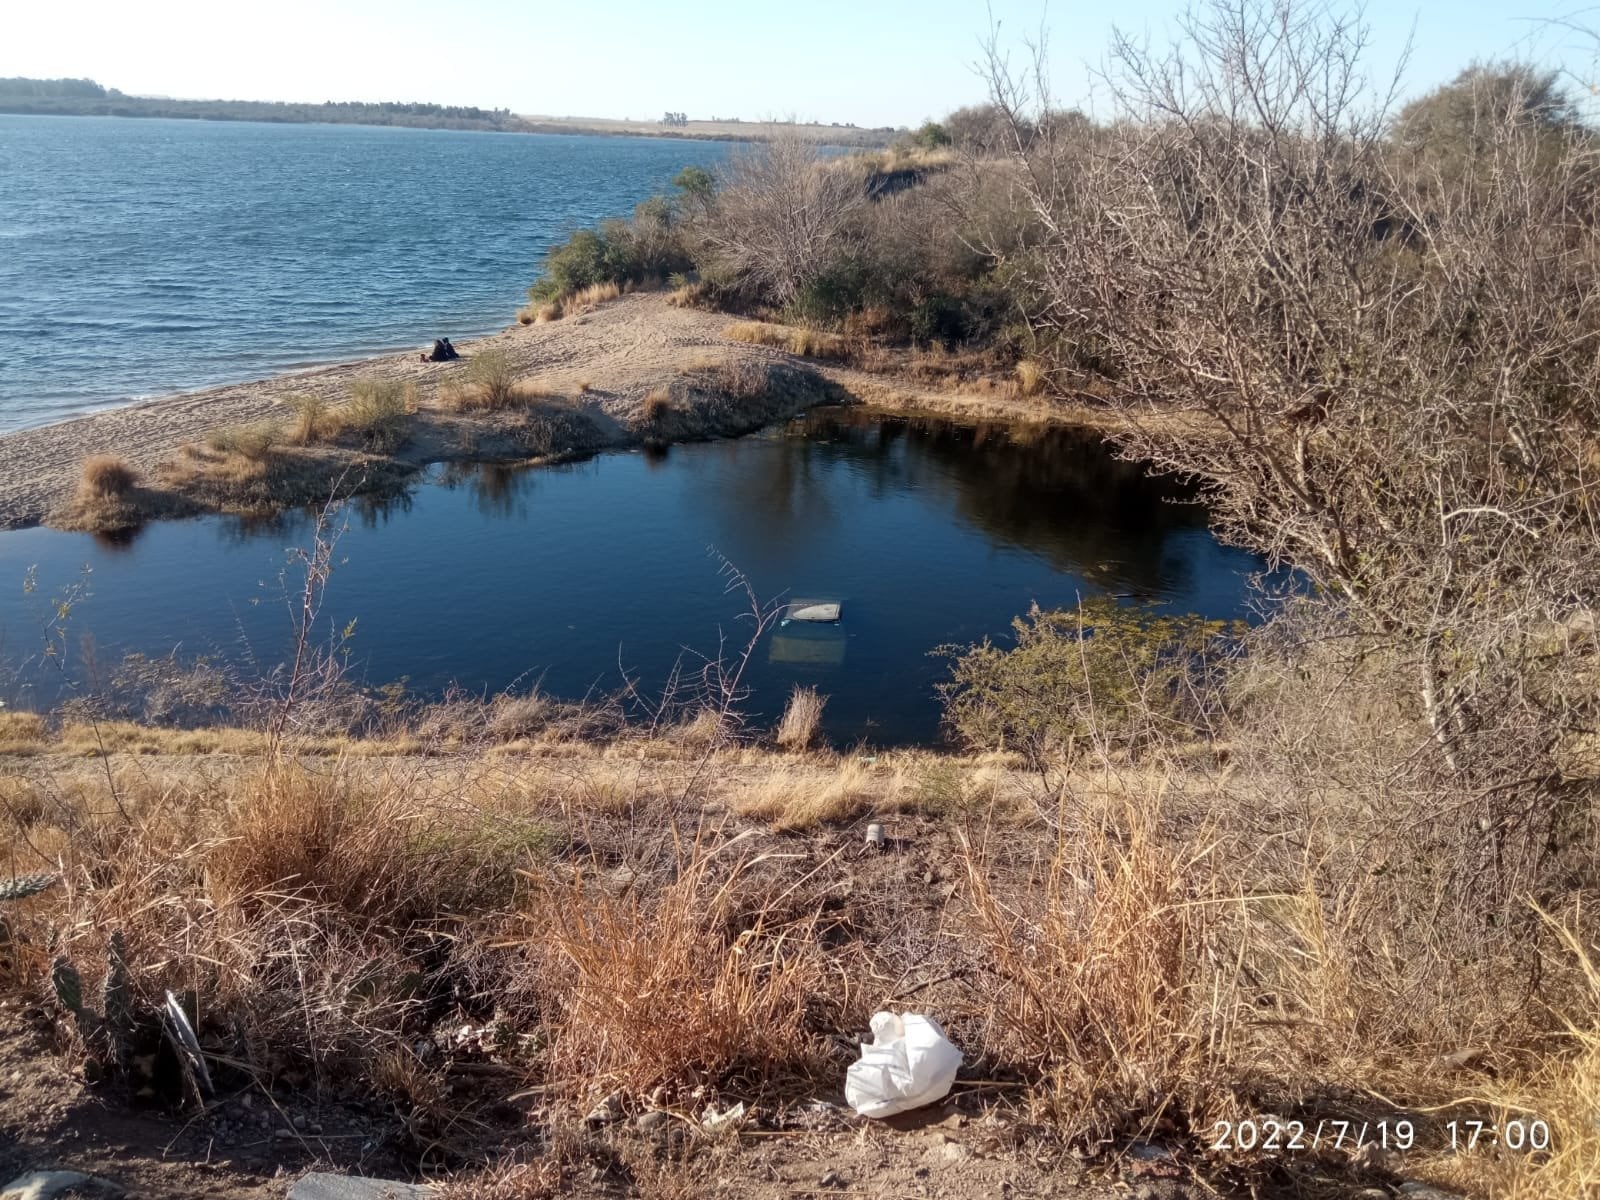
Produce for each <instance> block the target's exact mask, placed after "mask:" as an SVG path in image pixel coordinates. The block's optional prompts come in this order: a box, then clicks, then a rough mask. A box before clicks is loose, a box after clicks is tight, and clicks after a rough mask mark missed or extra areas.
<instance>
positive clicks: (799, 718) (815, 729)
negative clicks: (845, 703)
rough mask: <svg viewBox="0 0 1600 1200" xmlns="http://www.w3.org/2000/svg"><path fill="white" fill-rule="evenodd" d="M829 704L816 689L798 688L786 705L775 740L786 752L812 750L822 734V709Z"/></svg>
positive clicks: (790, 694) (790, 695) (791, 693)
mask: <svg viewBox="0 0 1600 1200" xmlns="http://www.w3.org/2000/svg"><path fill="white" fill-rule="evenodd" d="M827 702H828V701H827V698H826V697H825V696H821V695H819V694H818V693H817V689H816V688H811V687H798V686H797V687H796V688H795V689H794V691H792V692H790V693H789V702H788V703H787V704H786V705H784V709H783V717H782V719H781V720H779V722H778V728H777V731H776V732H775V734H774V735H773V736H774V740H776V741H777V743H778V745H780V746H782V747H783V748H784V749H785V750H808V749H810V747H811V746H812V744H813V743H814V742H815V741H816V740H817V734H818V733H819V732H821V728H822V709H823V706H824V705H826V704H827Z"/></svg>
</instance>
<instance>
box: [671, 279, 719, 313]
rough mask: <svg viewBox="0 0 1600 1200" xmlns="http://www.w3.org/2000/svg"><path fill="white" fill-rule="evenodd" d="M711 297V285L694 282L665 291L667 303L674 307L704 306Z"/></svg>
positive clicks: (707, 304)
mask: <svg viewBox="0 0 1600 1200" xmlns="http://www.w3.org/2000/svg"><path fill="white" fill-rule="evenodd" d="M710 299H711V285H710V284H707V283H701V282H695V283H686V284H684V285H683V286H682V287H677V288H673V289H672V291H670V292H668V293H667V303H668V304H670V305H672V307H674V308H705V307H708V306H709V303H710Z"/></svg>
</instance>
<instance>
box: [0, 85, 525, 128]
mask: <svg viewBox="0 0 1600 1200" xmlns="http://www.w3.org/2000/svg"><path fill="white" fill-rule="evenodd" d="M0 112H7V113H33V114H55V115H61V116H105V117H178V118H188V119H200V120H211V121H271V122H296V123H301V122H324V123H328V124H337V125H403V126H409V127H414V128H426V129H482V130H504V131H508V132H518V133H521V132H527V131H529V130H530V129H531V126H529V125H528V123H527V122H525V121H523V120H522V118H520V117H517V116H514V115H513V114H512V113H511V110H510V109H504V108H500V109H483V108H477V107H475V106H472V105H462V104H424V103H421V102H417V101H385V102H381V103H374V104H365V103H360V102H354V101H332V100H330V101H327V102H325V103H323V104H302V103H286V102H282V101H265V100H170V99H164V98H154V97H146V96H128V95H124V94H123V93H122V92H119V91H118V90H117V89H116V88H106V87H102V86H101V85H100V84H98V83H96V82H94V80H92V79H24V78H10V79H0Z"/></svg>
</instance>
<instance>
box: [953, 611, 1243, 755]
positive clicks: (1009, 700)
mask: <svg viewBox="0 0 1600 1200" xmlns="http://www.w3.org/2000/svg"><path fill="white" fill-rule="evenodd" d="M1012 627H1013V628H1014V629H1015V630H1016V638H1017V644H1016V646H1015V647H1014V648H1012V649H1010V650H1002V649H1000V648H999V647H997V646H995V645H993V644H992V643H991V642H989V641H988V640H985V641H983V642H982V643H980V644H978V645H975V646H966V647H950V646H946V647H942V648H941V649H939V650H937V651H935V653H937V654H942V655H945V656H947V657H949V658H951V659H953V660H954V661H953V663H952V666H951V678H950V680H949V681H948V682H946V683H943V684H941V685H940V689H939V690H940V692H941V694H942V696H943V698H944V718H945V725H946V727H947V729H949V731H950V732H951V733H953V734H954V735H955V736H956V738H957V739H958V740H959V741H961V742H962V743H964V744H965V745H967V746H968V747H970V748H972V749H995V748H1006V749H1012V750H1018V751H1021V752H1022V753H1023V754H1026V755H1027V756H1028V758H1029V760H1030V761H1031V762H1033V763H1035V764H1038V763H1042V762H1045V761H1048V760H1050V759H1052V758H1056V757H1060V756H1066V757H1070V756H1071V754H1072V752H1073V748H1074V747H1075V746H1079V745H1083V744H1085V743H1086V742H1087V741H1088V740H1089V739H1091V738H1101V739H1104V740H1106V741H1109V742H1111V743H1113V744H1115V745H1120V746H1134V747H1136V746H1138V745H1140V744H1142V743H1144V742H1145V741H1147V740H1148V739H1150V738H1152V737H1157V736H1163V735H1173V734H1178V735H1182V734H1184V733H1185V732H1192V730H1193V728H1194V727H1195V726H1196V725H1197V724H1198V723H1199V722H1200V721H1201V719H1202V718H1203V716H1204V714H1205V705H1204V703H1202V702H1201V701H1200V700H1198V699H1197V697H1198V695H1199V689H1198V688H1197V687H1196V684H1197V683H1198V682H1199V681H1200V680H1201V678H1202V677H1203V676H1204V674H1205V672H1206V671H1207V669H1208V668H1210V667H1212V666H1214V665H1216V664H1217V663H1218V662H1219V661H1220V660H1221V659H1222V658H1223V657H1224V656H1225V655H1226V654H1227V653H1229V651H1230V649H1231V647H1232V645H1233V643H1234V641H1235V639H1236V637H1237V635H1238V633H1239V630H1238V629H1237V628H1236V627H1235V626H1234V625H1232V624H1230V623H1229V622H1225V621H1208V620H1205V619H1203V618H1201V617H1197V616H1192V615H1190V616H1161V615H1157V614H1156V613H1153V612H1151V611H1150V610H1149V609H1143V608H1125V607H1123V606H1121V605H1119V604H1117V602H1116V601H1115V600H1111V599H1107V598H1096V599H1091V600H1086V601H1084V602H1083V604H1082V605H1081V606H1080V607H1079V608H1078V609H1077V610H1076V611H1073V610H1055V611H1050V612H1045V611H1042V610H1041V609H1040V608H1039V606H1038V605H1034V606H1033V608H1032V609H1030V610H1029V612H1028V615H1027V616H1026V617H1025V618H1024V617H1019V618H1017V620H1015V621H1014V622H1012Z"/></svg>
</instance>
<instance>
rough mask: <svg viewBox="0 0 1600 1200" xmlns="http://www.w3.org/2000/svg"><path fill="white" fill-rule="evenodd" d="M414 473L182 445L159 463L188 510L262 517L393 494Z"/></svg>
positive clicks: (338, 456)
mask: <svg viewBox="0 0 1600 1200" xmlns="http://www.w3.org/2000/svg"><path fill="white" fill-rule="evenodd" d="M339 411H340V410H337V409H336V410H334V412H335V415H337V414H338V413H339ZM415 473H416V469H415V468H414V467H411V466H408V465H405V464H402V463H396V462H390V461H388V460H386V459H382V458H372V457H369V456H367V455H365V454H361V453H349V452H344V451H331V452H330V451H322V452H308V451H305V450H298V449H296V450H289V449H285V450H280V451H276V452H274V453H272V454H269V455H266V456H265V457H262V458H248V457H246V456H244V455H241V454H230V453H226V452H221V451H217V450H213V449H210V448H208V447H204V446H196V445H193V444H186V445H184V446H183V447H181V448H180V449H179V452H178V456H177V457H176V458H175V459H173V460H172V461H171V462H168V463H165V464H163V466H162V468H161V481H162V483H163V485H164V486H165V487H167V488H169V489H171V492H172V493H173V495H174V496H175V497H177V498H178V499H181V500H182V501H183V502H184V503H185V504H187V505H188V506H189V511H194V510H195V509H201V510H210V511H213V512H231V513H245V514H261V513H272V512H279V511H282V510H283V509H284V508H288V507H292V506H294V505H299V504H316V503H319V502H320V503H325V502H326V501H327V500H328V499H329V498H330V497H333V498H344V497H348V496H353V495H358V494H364V495H383V494H388V493H393V492H395V491H398V490H399V489H401V488H403V487H404V486H405V485H406V484H407V483H408V482H409V481H410V480H411V478H412V477H413V476H414V475H415Z"/></svg>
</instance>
